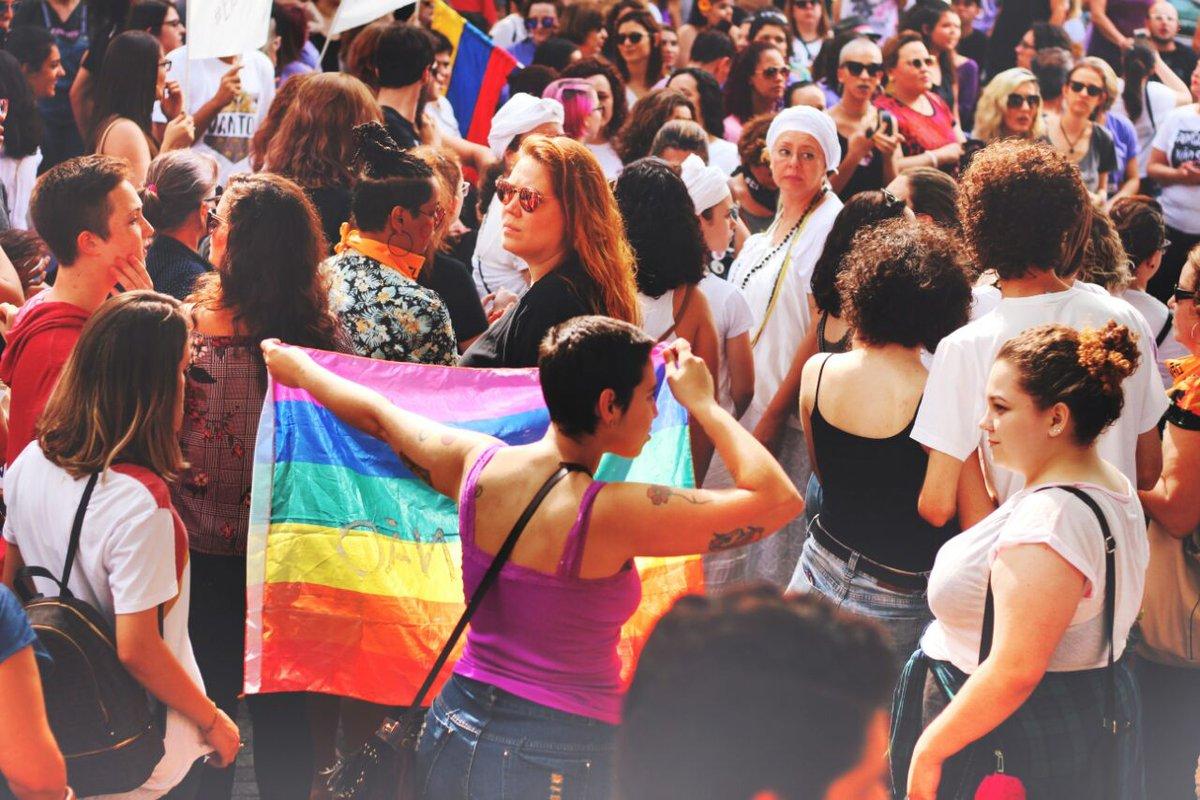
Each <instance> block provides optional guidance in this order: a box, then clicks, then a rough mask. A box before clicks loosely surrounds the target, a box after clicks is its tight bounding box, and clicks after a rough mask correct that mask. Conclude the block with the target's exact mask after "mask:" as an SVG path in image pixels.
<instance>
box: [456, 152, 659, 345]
mask: <svg viewBox="0 0 1200 800" xmlns="http://www.w3.org/2000/svg"><path fill="white" fill-rule="evenodd" d="M496 197H497V199H498V200H499V202H500V204H501V207H502V209H503V216H502V220H503V226H502V230H503V233H502V236H503V243H504V249H505V250H507V251H508V252H510V253H512V254H513V255H514V256H517V257H518V258H520V259H522V260H523V261H524V262H525V263H526V264H528V266H529V281H530V287H529V290H528V291H526V292H525V294H523V295H521V299H520V300H519V301H517V303H516V305H514V306H513V307H512V308H510V309H509V310H508V311H506V312H505V313H504V316H502V317H501V318H500V319H499V320H498V321H497V322H495V323H494V324H493V325H492V327H491V328H489V329H488V330H487V332H486V333H484V334H483V335H482V336H480V337H479V339H477V340H476V342H475V344H473V345H471V348H470V349H469V350H467V352H466V353H464V354H463V357H462V359H460V361H459V365H460V366H464V367H532V366H536V365H537V360H538V347H539V346H540V345H541V342H542V339H543V338H544V337H545V335H546V332H547V331H548V330H550V329H551V328H552V327H554V326H555V325H558V324H559V323H561V322H565V321H566V320H568V319H571V318H572V317H578V316H583V315H587V314H601V315H605V316H609V317H614V318H615V319H619V320H623V321H625V322H630V323H633V324H634V325H636V324H638V322H639V320H640V316H641V315H640V313H639V310H638V300H637V284H636V283H635V282H634V277H633V275H634V263H635V261H634V255H633V251H632V249H631V248H630V246H629V240H628V239H626V238H625V226H624V223H622V221H621V213H620V210H619V209H618V208H617V203H616V201H615V200H614V199H613V195H612V192H611V191H610V190H609V188H608V181H607V180H606V179H605V177H604V172H603V171H602V170H601V169H600V164H599V163H598V162H597V161H596V158H595V156H593V155H592V154H591V151H589V150H588V149H587V148H586V147H585V146H584V145H582V144H580V143H579V142H576V141H575V140H573V139H568V138H566V137H565V136H557V137H554V138H549V137H546V136H530V137H528V138H526V139H525V140H524V141H523V142H522V144H521V149H520V154H519V156H518V158H517V161H516V163H515V164H514V165H513V168H512V171H511V172H509V174H508V177H507V178H505V179H502V180H499V181H497V182H496Z"/></svg>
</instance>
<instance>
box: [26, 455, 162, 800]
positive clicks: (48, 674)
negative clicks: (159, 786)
mask: <svg viewBox="0 0 1200 800" xmlns="http://www.w3.org/2000/svg"><path fill="white" fill-rule="evenodd" d="M98 477H99V476H98V475H92V476H91V477H90V478H89V479H88V482H87V486H86V487H85V488H84V490H83V498H82V499H81V500H80V501H79V509H78V510H77V511H76V512H75V522H74V524H73V525H72V527H71V541H70V544H68V545H67V559H66V564H65V565H64V566H63V571H62V579H61V580H60V579H58V578H57V577H55V576H54V575H53V574H52V573H51V572H50V571H49V570H47V569H46V568H45V567H24V568H22V569H21V570H20V571H19V572H18V573H17V577H18V580H17V582H16V583H17V588H18V591H19V593H20V595H21V599H22V600H23V601H24V603H25V613H26V614H28V615H29V621H30V623H31V624H32V625H33V630H34V631H35V632H36V633H37V636H38V639H39V640H40V641H41V643H42V645H43V646H44V647H45V648H46V649H47V650H48V651H49V652H50V656H51V658H52V659H53V662H52V663H49V664H47V663H45V660H44V659H38V662H39V668H40V670H41V678H42V693H43V695H44V697H45V702H46V714H47V716H48V717H49V719H50V729H51V730H52V731H53V732H54V738H55V739H57V740H58V747H59V749H60V750H61V751H62V754H63V756H64V757H65V758H66V762H67V782H68V783H69V784H70V785H71V787H72V788H73V789H74V790H75V793H76V794H77V795H78V796H79V797H88V796H91V795H97V794H116V793H120V792H127V791H130V790H132V789H136V788H138V787H139V786H141V785H142V784H143V783H145V782H146V780H147V779H148V778H149V777H150V774H151V773H152V772H153V771H154V767H155V766H156V765H157V764H158V762H159V761H160V760H161V759H162V757H163V753H164V752H165V751H164V748H163V734H164V731H165V721H166V717H165V714H166V708H165V707H164V706H162V705H161V704H160V703H158V702H157V701H154V700H153V699H152V698H151V697H150V696H149V695H148V694H147V693H146V690H145V688H143V687H142V685H141V684H140V683H138V682H137V680H136V679H135V678H134V677H133V676H132V675H130V674H129V672H128V670H126V669H125V667H124V666H123V665H122V664H121V660H120V658H118V657H117V641H116V637H115V636H114V634H113V631H112V628H111V626H110V625H109V624H108V621H107V620H106V619H105V618H104V617H103V616H102V615H101V614H100V612H98V611H97V610H96V609H95V608H93V607H92V606H90V605H89V604H87V603H85V602H83V601H82V600H79V599H77V598H76V597H75V596H74V595H73V594H71V590H70V589H68V588H67V581H68V580H69V579H70V577H71V567H72V566H73V565H74V563H75V554H76V552H77V551H78V550H79V535H80V532H81V530H82V528H83V517H84V514H85V513H86V511H87V506H88V501H89V500H91V497H92V490H93V489H95V488H96V479H97V478H98ZM34 577H37V578H47V579H49V580H52V581H54V582H55V583H56V584H58V589H59V595H58V597H43V596H42V595H41V594H38V593H36V591H35V590H34V589H33V588H32V587H33V581H32V580H31V578H34ZM158 614H159V616H158V625H159V632H160V634H161V631H162V607H161V606H159V612H158Z"/></svg>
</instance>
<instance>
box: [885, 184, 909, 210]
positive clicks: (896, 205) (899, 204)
mask: <svg viewBox="0 0 1200 800" xmlns="http://www.w3.org/2000/svg"><path fill="white" fill-rule="evenodd" d="M882 191H883V206H884V208H886V209H887V210H888V211H899V210H900V209H902V208H904V206H905V205H906V204H905V202H904V201H903V200H901V199H900V198H899V197H896V195H894V194H892V193H891V192H889V191H888V190H887V189H883V190H882Z"/></svg>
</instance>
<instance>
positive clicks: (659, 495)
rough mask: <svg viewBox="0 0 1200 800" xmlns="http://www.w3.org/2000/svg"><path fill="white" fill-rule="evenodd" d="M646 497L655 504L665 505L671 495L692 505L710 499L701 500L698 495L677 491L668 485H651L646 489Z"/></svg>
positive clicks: (709, 501)
mask: <svg viewBox="0 0 1200 800" xmlns="http://www.w3.org/2000/svg"><path fill="white" fill-rule="evenodd" d="M646 497H649V498H650V502H651V503H653V504H654V505H656V506H661V505H665V504H666V503H667V501H669V500H670V499H671V498H672V497H678V498H680V499H681V500H686V501H688V502H689V503H691V504H692V505H694V506H702V505H704V504H705V503H711V502H712V501H711V500H701V499H700V498H698V497H693V496H692V495H690V494H688V493H686V492H678V491H675V490H674V489H672V488H671V487H670V486H651V487H650V488H649V489H647V490H646Z"/></svg>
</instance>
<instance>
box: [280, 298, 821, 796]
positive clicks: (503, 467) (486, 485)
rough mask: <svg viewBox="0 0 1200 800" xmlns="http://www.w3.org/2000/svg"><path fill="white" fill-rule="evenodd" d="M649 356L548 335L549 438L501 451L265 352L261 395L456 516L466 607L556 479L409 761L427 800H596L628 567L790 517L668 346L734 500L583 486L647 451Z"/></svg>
mask: <svg viewBox="0 0 1200 800" xmlns="http://www.w3.org/2000/svg"><path fill="white" fill-rule="evenodd" d="M652 346H653V341H652V340H651V339H650V338H649V337H647V336H646V335H645V334H644V333H642V332H641V331H640V330H638V329H637V328H636V327H634V326H633V325H630V324H628V323H625V322H621V321H618V320H614V319H610V318H608V317H577V318H575V319H573V320H570V321H568V322H565V323H563V324H561V325H558V326H556V327H555V328H552V329H551V331H550V333H549V334H548V335H547V336H546V338H545V339H544V340H543V342H542V345H541V357H540V359H539V362H538V366H539V369H540V380H541V385H542V393H543V395H544V397H545V399H546V405H547V408H548V410H549V413H550V426H549V428H548V430H547V431H546V434H545V436H544V437H543V438H542V439H541V440H539V441H537V442H533V443H531V444H526V445H519V446H505V445H504V443H503V442H500V441H499V440H497V439H494V438H492V437H490V436H486V435H483V434H479V433H475V432H472V431H467V430H459V429H454V428H448V427H445V426H443V425H440V424H438V423H436V422H433V421H432V420H428V419H425V418H424V417H421V416H419V415H417V414H413V413H410V412H407V411H403V410H401V409H399V408H396V407H395V406H393V405H391V404H390V403H389V402H388V401H387V400H385V399H384V398H383V397H381V396H379V395H378V394H376V393H374V392H372V391H370V390H367V389H365V388H362V387H360V386H357V385H355V384H353V383H351V382H350V381H347V380H345V379H343V378H340V377H338V376H335V375H333V374H332V373H330V372H328V371H326V370H325V369H323V368H321V367H319V366H317V365H316V364H315V363H314V362H313V361H312V359H310V358H309V357H308V356H307V355H306V354H305V353H303V352H302V351H300V350H297V349H295V348H290V347H285V346H282V345H280V344H279V343H278V342H276V341H273V340H268V341H267V342H264V343H263V352H264V353H265V356H266V360H267V366H268V368H269V369H270V371H271V374H272V376H273V377H274V378H275V380H277V381H280V382H281V383H284V384H286V385H288V386H298V387H301V388H303V389H305V390H307V391H308V392H309V393H311V394H312V395H313V397H315V398H316V399H317V400H318V401H319V402H320V403H321V404H323V405H324V406H326V407H327V408H328V409H329V410H330V411H332V412H333V413H334V414H336V415H337V416H338V417H339V418H340V419H341V420H342V421H344V422H346V423H348V424H350V425H353V426H355V427H356V428H359V429H360V430H363V431H366V432H368V433H371V434H373V435H375V436H378V437H379V438H381V439H383V440H384V441H386V442H387V443H388V444H389V445H390V446H391V447H392V448H393V449H395V451H396V452H397V453H398V454H399V456H400V458H401V459H402V460H403V461H404V463H405V464H407V465H408V467H409V468H410V469H411V470H412V471H413V473H415V474H416V475H417V476H419V477H420V478H422V479H423V480H425V481H427V482H428V483H429V484H430V485H431V486H432V487H433V488H434V489H436V490H437V491H439V492H441V493H443V494H445V495H447V496H449V497H453V498H457V499H458V502H459V515H460V520H459V521H460V531H461V538H462V548H463V582H464V589H465V592H466V594H468V595H469V594H470V593H471V592H472V591H473V590H474V589H475V587H476V586H478V584H479V581H480V579H481V578H482V576H483V574H484V572H486V570H487V568H488V566H489V564H490V563H491V560H492V558H493V556H494V554H495V553H496V551H497V550H499V548H500V546H501V543H502V542H503V541H504V539H505V538H506V536H507V534H508V533H509V531H510V530H512V528H513V526H514V523H515V522H516V520H517V519H518V518H519V517H520V516H521V514H522V511H524V509H525V508H526V506H527V505H529V502H530V499H531V498H532V497H533V496H534V494H535V493H537V491H538V489H539V488H540V487H541V486H542V484H543V483H544V482H545V481H546V478H547V477H548V476H549V475H552V474H553V473H555V471H556V470H558V469H559V467H560V466H567V467H568V469H569V470H571V472H570V474H568V476H567V477H566V478H564V479H562V480H561V481H560V482H559V483H558V484H557V485H556V486H554V488H553V489H551V490H550V492H549V494H547V495H546V497H545V500H544V502H542V504H541V505H540V506H538V507H537V510H536V511H535V512H534V514H533V515H532V517H531V518H530V519H529V522H528V524H527V525H526V527H525V528H524V530H523V532H522V533H521V535H520V539H519V540H518V541H517V544H516V548H515V549H514V550H513V553H512V556H511V558H510V559H509V561H508V562H507V563H506V564H505V565H504V568H503V570H502V571H501V572H500V577H499V579H498V580H497V581H496V583H495V584H494V585H493V586H492V587H491V589H490V590H489V591H488V593H487V594H486V595H485V597H484V599H483V602H482V604H481V605H480V607H479V609H478V610H477V612H476V613H475V616H474V617H473V618H472V621H471V627H470V630H469V631H468V634H467V644H466V648H465V650H464V652H463V656H462V658H461V660H460V661H459V663H458V665H457V666H456V668H455V674H454V677H453V678H452V679H451V680H450V681H449V682H448V683H447V684H446V687H445V688H444V689H443V690H442V693H441V694H440V695H439V696H438V698H437V699H436V700H435V701H434V703H433V705H432V708H431V709H430V712H429V715H428V717H427V718H426V725H425V731H424V733H423V734H422V738H421V742H420V745H419V748H418V766H419V770H418V772H419V780H420V781H421V787H422V789H423V792H424V794H425V796H426V797H431V798H439V800H448V799H449V798H464V800H465V798H497V797H499V798H530V797H554V798H562V800H571V798H607V797H609V796H610V794H611V775H610V772H611V764H612V752H613V746H614V738H615V732H616V726H617V723H618V722H619V721H620V708H621V698H622V693H623V690H624V687H623V686H622V684H621V681H620V661H619V659H618V657H617V642H618V639H619V636H620V629H621V625H622V624H623V623H624V622H625V621H626V620H627V619H628V618H629V617H630V615H632V614H633V612H634V611H635V610H636V608H637V606H638V602H639V600H640V582H639V580H638V575H637V570H636V568H635V566H634V563H633V559H634V557H635V556H672V555H685V554H694V553H704V552H710V551H716V550H723V549H726V548H731V547H737V546H739V545H743V544H747V543H749V542H753V541H757V540H759V539H761V538H763V537H765V536H768V535H770V534H771V533H773V532H774V531H776V530H777V529H779V528H780V527H781V526H783V525H784V524H786V523H787V522H788V521H790V520H791V519H793V518H794V517H795V516H797V515H798V514H799V513H800V512H801V511H802V510H803V505H804V504H803V500H802V499H801V497H800V494H799V493H798V492H797V491H796V488H795V487H794V486H793V485H792V483H791V482H790V481H789V480H788V478H787V475H786V474H784V472H783V470H782V469H781V468H780V466H779V465H778V464H777V463H776V462H775V460H774V459H773V458H772V457H771V455H770V454H769V453H768V452H767V451H766V450H765V449H764V448H763V447H762V446H761V445H760V444H759V443H758V442H757V441H755V439H754V437H752V436H751V435H750V434H749V433H748V432H747V431H746V430H745V429H743V428H742V427H741V426H740V425H739V424H738V423H737V422H736V421H735V420H734V419H733V417H731V416H730V415H729V414H728V413H727V412H726V411H724V410H723V409H722V408H721V407H720V406H719V405H717V403H716V401H715V400H714V395H713V384H712V376H711V374H710V373H709V371H708V369H707V367H706V366H705V365H704V362H703V361H702V360H700V359H698V358H696V357H695V356H693V355H692V353H691V347H690V346H689V345H688V343H687V342H686V341H684V340H678V341H677V342H676V343H675V344H673V345H672V346H671V348H670V349H668V350H667V351H666V352H667V362H668V363H667V379H668V381H669V383H670V387H671V390H672V392H673V393H674V395H675V397H676V399H678V400H679V402H680V404H681V405H682V406H683V408H685V409H686V410H687V412H688V413H689V414H690V415H691V419H692V420H693V421H694V422H695V423H697V424H699V425H700V426H701V427H702V428H703V429H704V432H705V433H706V434H707V435H708V436H709V437H710V438H711V439H712V441H713V442H714V443H715V444H716V448H717V451H718V452H719V453H720V454H721V457H722V458H723V459H724V460H725V463H726V464H727V465H729V469H730V472H731V473H732V474H733V477H734V483H735V486H736V488H732V489H725V490H720V491H714V490H705V489H681V488H676V487H667V486H655V485H648V484H638V483H614V484H608V485H606V484H603V483H601V482H598V481H594V480H592V478H591V475H590V473H591V472H592V471H594V470H595V468H596V466H597V464H598V463H599V461H600V458H601V456H603V455H604V454H605V453H614V454H616V455H619V456H624V457H633V456H636V455H637V454H638V453H639V452H640V451H641V449H642V447H643V446H644V445H645V443H646V442H647V441H648V440H649V437H650V424H651V422H652V421H653V420H654V418H655V417H656V416H657V413H658V410H657V408H656V406H655V375H654V370H653V368H652V366H651V362H650V350H651V348H652Z"/></svg>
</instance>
